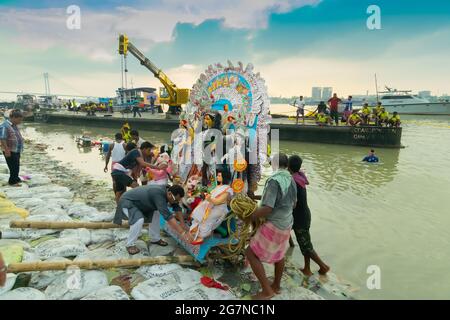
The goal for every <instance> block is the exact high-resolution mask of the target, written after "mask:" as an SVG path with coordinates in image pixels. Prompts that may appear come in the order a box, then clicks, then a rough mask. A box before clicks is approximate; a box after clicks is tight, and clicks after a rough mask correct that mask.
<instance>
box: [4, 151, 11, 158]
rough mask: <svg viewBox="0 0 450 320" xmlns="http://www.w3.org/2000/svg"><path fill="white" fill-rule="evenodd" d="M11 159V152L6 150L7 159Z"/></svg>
mask: <svg viewBox="0 0 450 320" xmlns="http://www.w3.org/2000/svg"><path fill="white" fill-rule="evenodd" d="M10 157H11V151H10V150H5V158H10Z"/></svg>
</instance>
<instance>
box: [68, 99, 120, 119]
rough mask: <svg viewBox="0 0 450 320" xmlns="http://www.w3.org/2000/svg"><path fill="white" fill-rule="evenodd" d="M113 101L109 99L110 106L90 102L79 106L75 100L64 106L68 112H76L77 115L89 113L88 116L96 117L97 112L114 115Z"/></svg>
mask: <svg viewBox="0 0 450 320" xmlns="http://www.w3.org/2000/svg"><path fill="white" fill-rule="evenodd" d="M113 105H114V102H113V99H109V101H108V104H107V105H106V103H103V102H100V103H95V102H88V103H84V104H77V102H76V101H75V99H72V100H69V101H68V102H66V103H65V104H64V106H65V107H66V108H67V110H68V111H75V112H76V113H78V112H80V111H84V112H87V115H88V116H91V115H92V116H93V115H95V112H110V113H112V112H113V111H114V109H113Z"/></svg>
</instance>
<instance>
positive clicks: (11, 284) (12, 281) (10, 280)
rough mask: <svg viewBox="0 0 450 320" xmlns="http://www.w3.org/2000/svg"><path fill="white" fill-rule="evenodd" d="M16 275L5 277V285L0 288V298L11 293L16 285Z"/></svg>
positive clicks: (11, 274) (9, 274)
mask: <svg viewBox="0 0 450 320" xmlns="http://www.w3.org/2000/svg"><path fill="white" fill-rule="evenodd" d="M16 279H17V275H15V274H14V273H8V274H7V275H6V283H5V285H4V286H3V287H0V296H1V295H2V294H4V293H6V292H8V291H11V289H12V288H13V287H14V284H15V283H16Z"/></svg>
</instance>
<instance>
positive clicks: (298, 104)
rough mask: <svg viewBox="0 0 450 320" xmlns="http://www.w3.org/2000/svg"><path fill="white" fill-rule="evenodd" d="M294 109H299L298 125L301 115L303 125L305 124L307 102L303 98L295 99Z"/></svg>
mask: <svg viewBox="0 0 450 320" xmlns="http://www.w3.org/2000/svg"><path fill="white" fill-rule="evenodd" d="M294 107H297V121H296V124H297V125H298V118H299V117H300V115H302V118H303V124H305V101H304V100H303V96H300V97H299V98H297V99H295V101H294Z"/></svg>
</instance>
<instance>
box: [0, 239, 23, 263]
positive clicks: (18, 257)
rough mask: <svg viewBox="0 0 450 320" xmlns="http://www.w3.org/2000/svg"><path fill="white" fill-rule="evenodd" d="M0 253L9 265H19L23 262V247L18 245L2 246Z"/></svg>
mask: <svg viewBox="0 0 450 320" xmlns="http://www.w3.org/2000/svg"><path fill="white" fill-rule="evenodd" d="M0 253H1V255H2V256H3V260H4V261H5V263H6V264H7V265H8V264H10V263H19V262H22V258H23V246H21V245H17V244H11V245H7V246H0Z"/></svg>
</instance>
